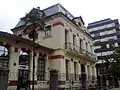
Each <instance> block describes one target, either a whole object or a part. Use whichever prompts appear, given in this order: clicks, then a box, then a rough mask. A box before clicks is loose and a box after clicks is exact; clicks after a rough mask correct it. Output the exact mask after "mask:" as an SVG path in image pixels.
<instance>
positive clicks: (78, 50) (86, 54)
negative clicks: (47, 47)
mask: <svg viewBox="0 0 120 90" xmlns="http://www.w3.org/2000/svg"><path fill="white" fill-rule="evenodd" d="M65 49H66V50H68V51H72V52H76V53H78V54H80V55H82V56H84V57H86V58H88V59H92V60H96V56H95V55H94V54H92V53H90V52H88V51H86V50H84V49H82V48H80V47H78V46H77V45H74V44H72V43H70V42H66V43H65Z"/></svg>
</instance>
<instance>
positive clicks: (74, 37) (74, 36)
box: [73, 34, 76, 45]
mask: <svg viewBox="0 0 120 90" xmlns="http://www.w3.org/2000/svg"><path fill="white" fill-rule="evenodd" d="M75 39H76V35H74V34H73V45H75V44H76V42H75Z"/></svg>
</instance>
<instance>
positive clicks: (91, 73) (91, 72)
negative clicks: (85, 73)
mask: <svg viewBox="0 0 120 90" xmlns="http://www.w3.org/2000/svg"><path fill="white" fill-rule="evenodd" d="M89 75H90V82H91V81H92V76H93V71H92V66H91V65H90V73H89Z"/></svg>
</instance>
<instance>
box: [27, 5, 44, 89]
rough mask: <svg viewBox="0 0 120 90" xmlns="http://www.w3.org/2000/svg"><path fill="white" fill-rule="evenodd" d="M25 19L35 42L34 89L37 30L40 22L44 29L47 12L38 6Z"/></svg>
mask: <svg viewBox="0 0 120 90" xmlns="http://www.w3.org/2000/svg"><path fill="white" fill-rule="evenodd" d="M25 20H26V28H25V30H27V29H29V34H28V36H29V38H31V39H32V42H33V75H32V90H34V81H35V80H34V73H35V39H36V38H37V32H36V28H37V25H38V24H39V26H40V29H41V30H44V26H45V13H44V12H43V11H42V10H40V8H39V7H38V8H37V9H36V8H33V9H32V10H31V11H30V13H28V14H27V15H26V16H25Z"/></svg>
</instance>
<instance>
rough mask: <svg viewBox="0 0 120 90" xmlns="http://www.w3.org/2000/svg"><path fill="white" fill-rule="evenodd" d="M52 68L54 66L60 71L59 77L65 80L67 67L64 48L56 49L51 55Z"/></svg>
mask: <svg viewBox="0 0 120 90" xmlns="http://www.w3.org/2000/svg"><path fill="white" fill-rule="evenodd" d="M50 59H51V62H50V68H54V69H56V70H58V71H59V77H58V79H59V80H60V81H61V80H62V81H65V79H66V76H65V73H66V68H65V59H64V52H63V51H62V50H56V51H55V52H54V53H53V55H52V56H51V58H50Z"/></svg>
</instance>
